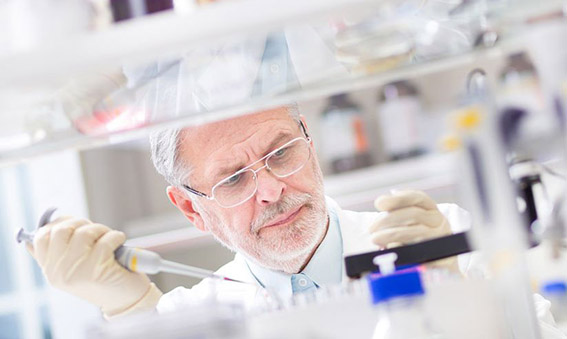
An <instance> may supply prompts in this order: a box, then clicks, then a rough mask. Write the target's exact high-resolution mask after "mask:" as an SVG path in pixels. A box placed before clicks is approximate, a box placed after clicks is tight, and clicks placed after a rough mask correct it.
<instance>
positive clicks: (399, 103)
mask: <svg viewBox="0 0 567 339" xmlns="http://www.w3.org/2000/svg"><path fill="white" fill-rule="evenodd" d="M420 115H421V103H420V101H419V99H418V98H417V97H402V98H397V99H396V100H389V101H387V102H384V103H383V104H382V105H380V106H379V107H378V117H379V121H380V126H381V131H382V136H383V141H384V150H385V151H386V152H387V153H388V154H390V155H394V154H402V153H407V152H411V151H413V150H415V149H417V148H419V142H420V133H419V121H418V119H419V118H420Z"/></svg>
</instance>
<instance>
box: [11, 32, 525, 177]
mask: <svg viewBox="0 0 567 339" xmlns="http://www.w3.org/2000/svg"><path fill="white" fill-rule="evenodd" d="M523 48H524V46H523V40H522V39H521V38H517V39H509V40H507V41H505V42H501V43H500V44H499V45H498V46H497V47H494V48H490V49H480V50H475V51H472V52H469V53H465V54H461V55H454V56H448V57H444V58H439V59H436V60H432V61H428V62H423V63H418V64H410V65H406V66H404V67H399V68H396V69H392V70H389V71H385V72H381V73H377V74H371V75H359V76H353V77H349V78H345V79H336V80H334V81H325V82H320V83H317V84H313V85H312V86H309V87H306V88H302V89H300V90H296V91H289V92H286V93H282V94H279V95H275V96H270V97H260V98H257V99H251V100H249V101H248V102H245V103H242V104H239V105H233V106H231V107H228V108H220V109H215V110H211V111H208V112H201V113H191V114H188V115H186V116H180V117H177V118H175V119H172V120H170V121H166V122H161V123H153V124H147V125H144V126H139V127H137V128H135V129H130V130H124V131H120V132H115V133H109V134H103V135H85V134H81V133H79V132H78V131H76V130H73V129H69V130H65V131H61V132H57V133H53V134H51V135H49V136H48V137H47V138H45V139H44V140H42V141H39V142H37V143H34V144H31V145H29V146H23V147H18V148H16V149H13V150H5V151H3V152H0V166H2V165H11V164H13V163H16V162H20V161H23V160H26V159H29V158H33V157H35V156H38V155H42V154H46V153H49V152H56V151H61V150H65V149H77V150H83V149H89V148H94V147H99V146H103V145H109V144H115V143H120V142H125V141H130V140H134V139H136V138H140V137H143V136H146V135H147V134H148V133H149V132H150V131H152V130H155V129H159V128H163V127H179V126H185V125H192V124H200V123H206V122H212V121H217V120H221V119H227V118H231V117H235V116H239V115H242V114H245V113H248V112H254V111H259V110H262V109H268V108H271V107H277V106H279V105H284V104H288V103H290V102H300V101H303V100H313V99H318V98H324V97H327V96H330V95H333V94H338V93H344V92H349V91H356V90H361V89H365V88H371V87H375V86H379V85H382V84H385V83H388V82H391V81H395V80H399V79H407V78H413V77H420V76H425V75H428V74H434V73H436V72H442V71H447V70H453V69H457V68H459V67H465V66H467V65H471V64H474V63H475V62H477V61H478V60H485V59H490V58H502V57H503V56H505V55H508V54H510V53H512V52H515V51H519V50H522V49H523ZM0 137H1V136H0Z"/></svg>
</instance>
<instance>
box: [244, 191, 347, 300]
mask: <svg viewBox="0 0 567 339" xmlns="http://www.w3.org/2000/svg"><path fill="white" fill-rule="evenodd" d="M326 205H327V211H328V215H329V228H328V230H327V234H326V235H325V238H323V241H322V242H321V244H319V247H318V248H317V250H316V251H315V253H314V254H313V257H311V260H310V261H309V263H308V264H307V266H306V267H305V269H303V271H301V273H304V274H305V275H307V276H308V277H309V278H310V279H311V280H312V281H313V282H314V283H315V284H316V285H317V286H323V285H330V284H339V283H340V282H341V281H342V277H343V270H344V263H343V240H342V235H341V229H340V224H339V218H338V216H337V211H336V210H335V208H334V207H333V204H330V203H329V201H328V199H327V201H326ZM246 263H247V265H248V267H249V269H250V272H251V273H252V275H253V276H254V277H255V278H256V280H257V281H258V282H259V283H260V285H261V286H263V287H265V288H267V289H270V290H272V291H274V292H276V293H277V294H278V295H279V296H280V297H281V298H289V297H291V295H292V287H291V277H292V275H291V274H287V273H284V272H281V271H274V270H270V269H267V268H265V267H262V266H260V265H259V264H257V263H256V262H255V261H253V260H249V259H246Z"/></svg>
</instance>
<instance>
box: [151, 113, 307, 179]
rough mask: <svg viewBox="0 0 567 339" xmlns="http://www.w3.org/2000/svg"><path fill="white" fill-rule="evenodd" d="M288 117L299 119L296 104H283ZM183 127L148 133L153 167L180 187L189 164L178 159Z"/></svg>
mask: <svg viewBox="0 0 567 339" xmlns="http://www.w3.org/2000/svg"><path fill="white" fill-rule="evenodd" d="M285 107H286V108H287V111H288V114H289V115H290V117H291V118H292V119H293V120H295V121H296V122H297V123H299V122H300V121H301V119H300V113H299V108H298V106H297V104H295V103H293V104H289V105H286V106H285ZM183 129H184V127H181V128H166V129H161V130H158V131H156V132H153V133H151V134H150V148H151V157H152V162H153V163H154V167H155V168H156V170H157V171H158V173H159V174H161V175H162V176H163V177H164V178H165V180H166V181H167V182H168V183H169V184H170V185H173V186H176V187H179V188H181V187H182V186H183V185H184V184H185V185H188V184H189V182H188V180H187V179H188V177H189V173H190V172H191V164H188V163H187V162H186V161H180V159H179V146H180V145H181V143H182V136H183Z"/></svg>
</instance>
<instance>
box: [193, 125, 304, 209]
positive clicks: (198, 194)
mask: <svg viewBox="0 0 567 339" xmlns="http://www.w3.org/2000/svg"><path fill="white" fill-rule="evenodd" d="M299 126H300V128H301V131H302V132H303V135H305V137H297V138H294V139H292V140H290V141H288V142H286V143H285V144H283V145H281V146H279V147H278V148H276V149H274V150H272V151H270V152H269V153H268V154H266V155H264V156H263V157H262V158H260V159H258V160H256V161H254V162H253V163H251V164H250V165H248V166H246V167H244V168H242V169H240V170H238V171H236V172H234V173H232V174H231V175H229V176H227V177H225V178H223V179H221V180H219V181H218V182H217V183H216V184H214V185H213V187H212V188H211V195H212V196H209V195H208V194H206V193H203V192H201V191H198V190H196V189H194V188H191V187H189V186H188V185H182V186H183V188H185V189H186V190H187V191H188V192H189V193H192V194H195V195H196V196H198V197H201V198H205V199H207V200H215V201H216V202H217V204H219V206H221V207H223V208H233V207H236V206H239V205H242V204H244V203H245V202H246V201H248V200H249V199H250V198H252V197H253V196H254V194H256V192H257V191H258V179H257V175H256V173H258V172H259V171H261V170H262V169H264V168H267V169H268V170H269V171H270V173H272V174H274V175H275V176H276V177H278V178H287V177H289V176H291V175H293V174H295V173H297V172H299V171H301V170H302V169H303V167H305V164H306V163H307V161H309V159H311V149H309V157H308V158H307V161H306V162H305V163H304V164H303V165H301V167H299V168H298V169H296V170H294V171H292V172H291V173H289V174H286V175H283V176H279V175H277V174H276V173H274V172H272V171H271V169H270V166H269V165H268V159H269V158H270V157H271V156H272V155H274V154H275V153H276V152H278V151H279V150H281V149H282V148H284V147H286V146H288V145H289V144H291V143H293V142H295V141H297V140H299V139H303V140H305V141H306V142H307V144H308V145H309V143H310V142H311V141H312V139H311V137H310V136H309V134H308V133H307V129H306V128H305V125H304V124H303V122H302V121H301V120H300V121H299ZM261 161H264V166H262V167H260V168H258V169H257V170H254V169H252V168H251V167H252V166H254V165H256V164H257V163H259V162H261ZM245 171H252V173H253V174H254V176H253V178H254V182H255V184H256V188H255V189H254V192H253V193H252V194H250V196H249V197H247V198H246V199H244V200H242V201H241V202H239V203H237V204H234V205H231V206H223V205H222V204H221V203H220V202H219V201H218V200H217V199H215V197H214V195H215V193H214V192H215V188H216V187H217V186H218V185H220V184H221V183H222V182H223V181H225V180H226V179H228V178H231V177H233V176H235V175H237V174H240V173H242V172H245Z"/></svg>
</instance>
